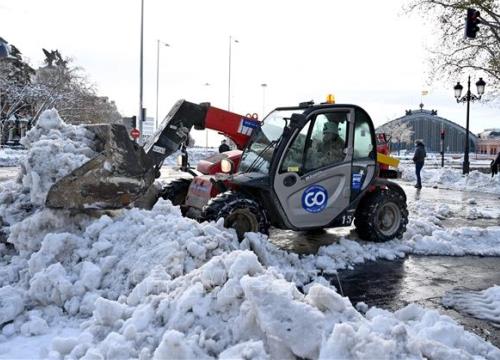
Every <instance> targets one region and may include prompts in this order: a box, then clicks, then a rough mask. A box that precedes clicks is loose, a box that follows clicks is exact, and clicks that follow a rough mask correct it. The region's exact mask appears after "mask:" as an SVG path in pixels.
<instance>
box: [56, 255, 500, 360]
mask: <svg viewBox="0 0 500 360" xmlns="http://www.w3.org/2000/svg"><path fill="white" fill-rule="evenodd" d="M95 304H96V305H95V310H94V312H93V316H92V319H91V320H90V321H87V322H86V323H85V324H84V325H83V328H84V332H83V334H82V335H81V336H80V338H86V339H87V341H86V342H81V341H74V340H73V341H70V340H71V339H68V340H67V341H66V342H64V339H61V340H60V341H61V342H62V343H65V344H66V346H65V347H64V348H63V349H62V350H63V351H60V350H59V347H58V346H53V348H54V349H55V350H54V351H55V352H58V353H59V354H60V355H65V354H69V356H70V358H79V357H82V356H84V357H85V358H101V357H104V358H137V357H139V358H151V357H152V358H153V359H165V358H175V359H191V358H211V357H220V358H248V357H252V358H253V357H256V358H279V359H284V358H293V357H294V356H298V357H301V358H324V359H331V358H342V359H359V358H371V357H372V356H373V354H374V353H377V354H384V356H385V357H386V358H414V359H420V358H422V357H429V358H435V357H436V356H442V355H443V354H446V355H447V356H449V357H450V358H451V356H453V357H456V356H458V357H462V358H466V357H468V356H471V355H472V354H474V355H479V356H483V357H484V358H486V359H494V358H495V357H497V356H500V350H498V349H496V348H495V347H493V346H492V345H491V344H488V343H485V342H484V341H482V340H481V339H480V338H479V337H477V336H476V335H473V334H470V333H468V332H465V331H464V330H463V328H462V327H461V326H459V325H457V324H456V323H455V322H454V321H453V320H451V319H450V318H449V317H447V316H442V315H440V314H439V313H438V312H437V311H433V310H425V309H423V308H421V307H419V306H418V305H409V306H407V307H405V308H403V309H401V310H399V311H397V312H395V313H391V312H389V311H385V310H380V309H376V308H372V309H370V310H369V311H368V312H367V313H366V316H363V315H362V314H361V313H359V312H358V311H357V310H356V309H355V308H354V307H353V306H352V304H351V303H350V302H349V300H348V299H347V298H344V297H342V296H340V295H339V294H337V293H336V292H335V290H334V289H332V288H328V287H325V286H323V285H320V284H314V285H312V286H311V287H309V288H308V291H307V293H306V294H304V293H301V292H300V291H299V290H298V289H297V288H296V287H295V286H294V284H292V283H290V282H288V281H286V280H285V279H284V278H283V277H282V275H281V274H280V273H279V272H277V271H275V270H274V269H266V268H265V267H263V266H262V265H261V264H260V263H259V261H258V259H257V257H256V255H255V254H254V253H252V252H249V251H233V252H230V253H224V254H223V255H221V256H216V257H213V258H212V259H211V260H210V261H209V262H207V263H206V264H204V265H203V266H201V267H199V268H198V269H196V270H193V271H191V272H190V273H188V274H186V275H183V276H180V277H178V278H176V279H170V276H168V274H166V272H165V271H164V270H163V269H162V268H161V267H158V268H156V269H155V270H154V271H152V273H151V275H150V276H148V277H147V278H145V279H144V280H143V282H142V283H140V284H139V285H138V286H137V287H136V288H135V289H134V290H133V291H132V292H131V294H130V295H129V296H128V297H122V298H121V299H120V300H119V301H110V300H106V299H103V298H99V299H97V301H96V303H95Z"/></svg>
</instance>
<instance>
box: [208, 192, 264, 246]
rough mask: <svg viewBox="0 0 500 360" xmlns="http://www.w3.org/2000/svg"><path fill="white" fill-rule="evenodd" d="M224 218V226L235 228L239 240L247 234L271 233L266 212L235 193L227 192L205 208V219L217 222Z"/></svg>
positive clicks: (252, 200) (248, 199) (255, 203)
mask: <svg viewBox="0 0 500 360" xmlns="http://www.w3.org/2000/svg"><path fill="white" fill-rule="evenodd" d="M220 218H224V226H225V227H227V228H233V229H234V230H235V231H236V234H237V235H238V240H240V241H241V240H243V239H244V237H245V233H247V232H260V233H263V234H268V233H269V221H268V219H267V215H266V212H265V210H264V209H263V208H262V207H261V206H260V205H259V204H258V203H257V202H256V201H255V200H254V199H251V198H249V197H246V196H245V195H243V194H239V193H236V192H233V191H226V192H224V193H222V194H219V195H217V196H216V197H215V198H213V199H211V200H210V201H209V202H208V204H207V205H206V206H205V207H204V208H203V219H205V220H208V221H217V220H218V219H220Z"/></svg>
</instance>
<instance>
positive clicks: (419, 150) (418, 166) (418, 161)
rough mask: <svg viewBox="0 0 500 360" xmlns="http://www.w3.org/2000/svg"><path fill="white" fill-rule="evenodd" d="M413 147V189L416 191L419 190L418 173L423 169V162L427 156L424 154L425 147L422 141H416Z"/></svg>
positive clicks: (419, 179) (420, 182) (419, 180)
mask: <svg viewBox="0 0 500 360" xmlns="http://www.w3.org/2000/svg"><path fill="white" fill-rule="evenodd" d="M415 145H416V147H415V154H414V155H413V162H414V163H415V174H416V175H417V184H416V185H415V187H416V188H417V189H421V188H422V179H421V178H420V172H421V171H422V168H423V167H424V160H425V157H426V156H427V154H426V152H425V145H424V142H423V141H422V140H416V141H415Z"/></svg>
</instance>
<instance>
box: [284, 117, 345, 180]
mask: <svg viewBox="0 0 500 360" xmlns="http://www.w3.org/2000/svg"><path fill="white" fill-rule="evenodd" d="M347 128H348V122H347V113H345V112H328V113H322V114H318V115H316V116H314V117H313V118H312V119H311V120H310V121H309V122H307V124H306V125H305V126H304V127H303V128H302V129H301V131H300V132H299V133H298V134H297V136H296V137H295V139H294V140H293V141H292V143H291V144H290V146H289V148H288V150H287V152H286V154H285V156H284V159H283V162H282V164H281V167H280V171H281V172H297V173H300V174H305V173H307V172H310V171H314V170H316V169H319V168H322V167H325V166H329V165H333V164H335V163H339V162H342V161H344V159H345V157H346V152H345V147H346V144H347Z"/></svg>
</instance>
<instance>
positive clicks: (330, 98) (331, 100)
mask: <svg viewBox="0 0 500 360" xmlns="http://www.w3.org/2000/svg"><path fill="white" fill-rule="evenodd" d="M326 103H327V104H335V95H333V94H328V95H327V96H326Z"/></svg>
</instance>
